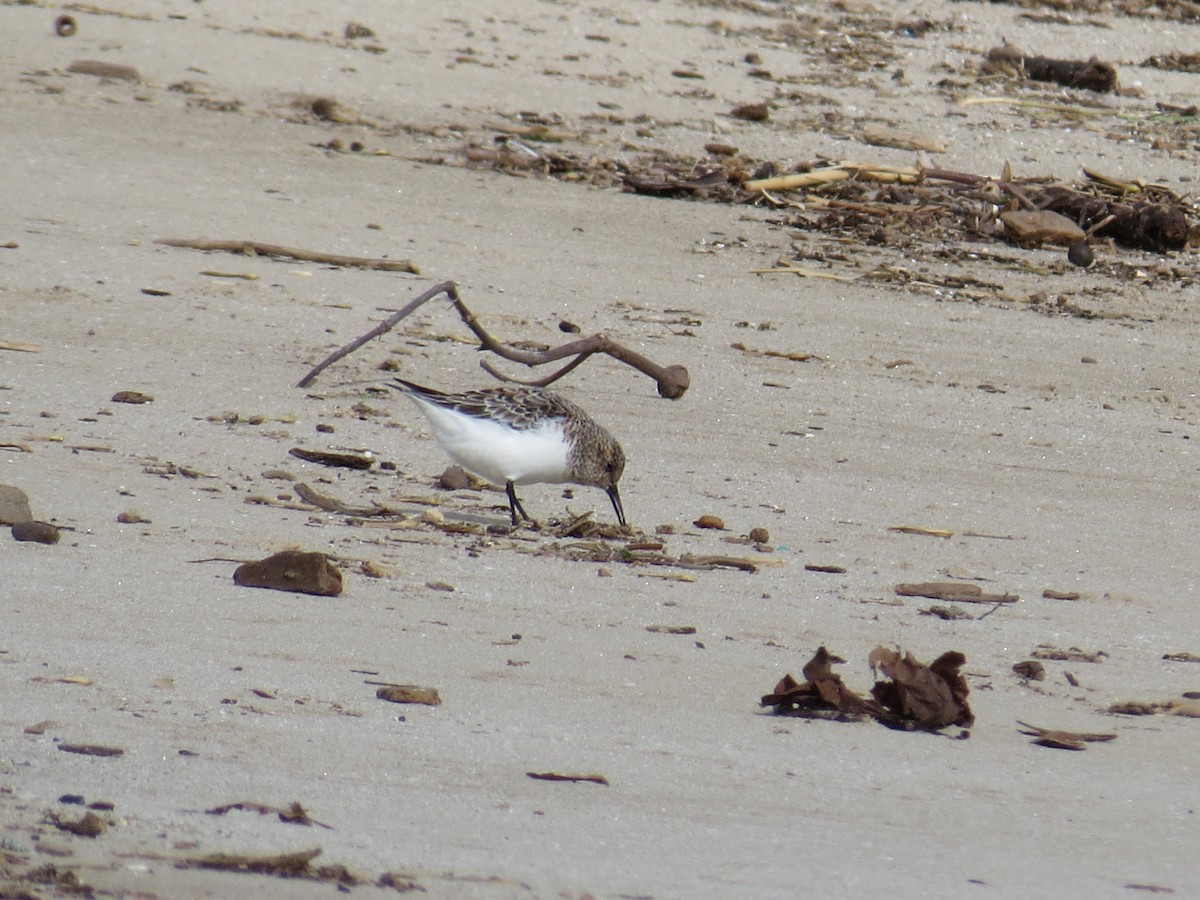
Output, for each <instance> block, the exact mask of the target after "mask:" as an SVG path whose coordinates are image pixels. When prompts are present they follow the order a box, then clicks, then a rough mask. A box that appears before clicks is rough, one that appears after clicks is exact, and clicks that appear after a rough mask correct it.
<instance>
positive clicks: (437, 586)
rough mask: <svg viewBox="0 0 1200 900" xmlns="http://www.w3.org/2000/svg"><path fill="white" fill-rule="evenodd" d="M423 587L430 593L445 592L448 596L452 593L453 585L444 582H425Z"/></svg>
mask: <svg viewBox="0 0 1200 900" xmlns="http://www.w3.org/2000/svg"><path fill="white" fill-rule="evenodd" d="M425 587H427V588H429V589H430V590H431V591H445V592H446V593H449V594H452V593H454V585H452V584H449V583H447V582H445V581H427V582H425Z"/></svg>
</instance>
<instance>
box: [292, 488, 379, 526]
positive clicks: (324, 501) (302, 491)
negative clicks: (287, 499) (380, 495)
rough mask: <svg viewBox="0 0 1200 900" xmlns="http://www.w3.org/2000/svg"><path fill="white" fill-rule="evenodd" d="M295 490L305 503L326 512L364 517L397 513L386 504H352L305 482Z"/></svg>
mask: <svg viewBox="0 0 1200 900" xmlns="http://www.w3.org/2000/svg"><path fill="white" fill-rule="evenodd" d="M293 490H294V491H295V492H296V496H298V497H299V498H300V499H301V500H303V501H304V502H305V503H311V504H312V505H313V506H315V507H317V508H318V509H323V510H325V511H326V512H332V513H339V514H341V515H344V516H354V517H356V518H363V519H365V518H370V517H373V516H389V515H395V511H394V510H390V509H388V508H387V507H384V506H352V505H350V504H349V503H344V502H343V501H341V500H338V499H337V498H336V497H331V496H329V495H328V494H323V493H321V492H320V491H318V490H317V489H316V488H314V487H313V486H312V485H310V484H305V483H303V482H301V483H299V484H297V485H295V486H294V488H293Z"/></svg>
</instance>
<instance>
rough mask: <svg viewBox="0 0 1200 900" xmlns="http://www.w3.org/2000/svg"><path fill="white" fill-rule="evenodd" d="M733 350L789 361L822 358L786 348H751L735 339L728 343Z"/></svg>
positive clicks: (748, 354)
mask: <svg viewBox="0 0 1200 900" xmlns="http://www.w3.org/2000/svg"><path fill="white" fill-rule="evenodd" d="M729 346H730V347H731V348H732V349H734V350H740V351H741V352H742V353H745V354H746V355H747V356H766V357H771V358H772V359H786V360H789V361H791V362H808V361H809V360H813V359H822V358H823V357H820V356H817V355H816V354H815V353H791V352H788V351H786V350H752V349H750V348H749V347H747V346H746V345H745V344H743V343H742V342H741V341H735V342H734V343H732V344H730V345H729Z"/></svg>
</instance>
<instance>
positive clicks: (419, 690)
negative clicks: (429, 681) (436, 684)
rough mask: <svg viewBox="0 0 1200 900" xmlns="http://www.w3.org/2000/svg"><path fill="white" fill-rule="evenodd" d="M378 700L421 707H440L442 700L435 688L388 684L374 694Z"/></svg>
mask: <svg viewBox="0 0 1200 900" xmlns="http://www.w3.org/2000/svg"><path fill="white" fill-rule="evenodd" d="M375 697H376V698H377V699H379V700H386V701H387V702H388V703H420V704H421V705H423V706H441V705H442V698H441V695H440V694H438V692H437V688H431V687H419V686H417V685H415V684H389V685H387V686H386V687H381V688H380V689H379V690H377V691H376V692H375Z"/></svg>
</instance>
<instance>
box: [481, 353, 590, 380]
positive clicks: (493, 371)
mask: <svg viewBox="0 0 1200 900" xmlns="http://www.w3.org/2000/svg"><path fill="white" fill-rule="evenodd" d="M591 355H592V354H590V353H581V354H580V355H579V356H577V357H575V358H574V359H573V360H571V361H570V362H569V363H567V364H566V365H565V366H563V367H562V368H561V369H559V370H558V371H557V372H555V373H554V374H553V375H547V376H546V377H545V378H538V379H536V380H534V381H522V380H521V379H519V378H513V377H512V376H510V375H505V374H504V373H503V372H501V371H500V370H499V369H497V368H496V367H495V366H493V365H492V364H491V363H490V362H488V361H487V360H486V359H481V360H480V361H479V365H480V366H481V367H482V368H483V370H484V371H485V372H487V373H488V374H489V375H491V376H492V377H493V378H496V379H499V380H500V381H511V382H515V383H516V384H523V385H525V386H526V387H545V386H546V385H548V384H552V383H553V382H555V381H558V379H560V378H562V377H563V376H564V375H566V374H567V373H568V372H570V371H571V370H572V369H574V368H575V367H576V366H578V365H579V364H580V363H582V362H583V361H584V360H585V359H587V358H588V357H589V356H591Z"/></svg>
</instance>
